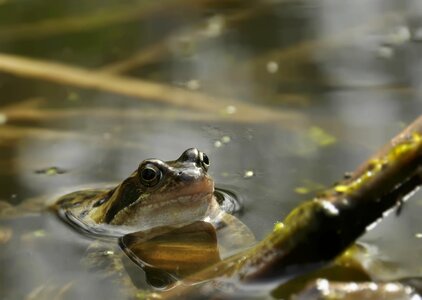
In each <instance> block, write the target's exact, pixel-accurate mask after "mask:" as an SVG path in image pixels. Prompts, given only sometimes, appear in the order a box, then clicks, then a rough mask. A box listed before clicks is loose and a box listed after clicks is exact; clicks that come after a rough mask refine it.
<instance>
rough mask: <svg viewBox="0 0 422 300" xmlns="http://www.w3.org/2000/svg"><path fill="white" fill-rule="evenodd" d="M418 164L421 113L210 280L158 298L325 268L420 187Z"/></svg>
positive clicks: (208, 272)
mask: <svg viewBox="0 0 422 300" xmlns="http://www.w3.org/2000/svg"><path fill="white" fill-rule="evenodd" d="M421 162H422V116H421V117H419V118H418V119H417V120H416V121H415V122H414V123H413V124H412V125H410V126H409V127H408V128H407V129H406V130H404V131H403V132H402V133H400V134H399V135H398V136H397V137H395V138H394V139H393V140H392V141H391V142H390V143H389V144H388V145H386V146H385V147H384V148H383V149H382V150H381V151H379V152H378V153H377V154H376V155H374V156H373V157H372V158H370V159H369V160H368V161H366V162H365V163H364V164H363V165H362V166H361V167H359V168H358V169H357V170H356V171H355V172H354V173H353V175H352V176H350V177H349V178H347V179H344V180H342V181H341V182H340V183H338V184H336V185H335V186H334V187H332V188H330V189H328V190H327V191H325V192H324V193H322V194H321V195H319V196H317V197H316V198H315V199H313V200H311V201H308V202H305V203H304V204H302V205H300V206H299V207H297V208H296V209H295V210H293V211H292V212H291V213H290V214H289V216H288V217H287V218H286V220H285V223H284V226H280V225H276V227H275V228H274V231H273V232H272V233H271V234H269V236H268V237H267V238H265V239H264V240H263V241H261V242H260V243H259V244H258V245H257V246H255V247H254V248H252V249H250V250H247V251H245V252H242V253H240V254H238V255H235V256H233V257H230V258H228V259H226V260H224V261H222V262H220V263H218V264H216V265H213V266H211V267H209V268H207V269H205V270H203V271H201V272H200V273H202V274H201V278H209V279H213V280H212V281H209V282H207V283H205V284H202V285H195V286H185V285H183V282H179V283H178V286H176V287H175V288H174V289H172V290H170V291H168V292H166V293H163V294H161V295H160V296H161V297H162V298H164V299H167V298H171V297H173V296H181V295H183V296H186V295H193V293H195V294H201V295H202V296H205V295H207V296H208V295H210V293H211V294H212V293H217V292H216V291H215V290H214V288H213V287H216V286H219V287H221V286H226V285H229V286H230V287H231V288H233V283H234V284H235V286H237V287H239V285H240V286H241V285H243V284H246V285H251V284H252V285H253V284H257V283H263V282H265V283H273V285H272V286H276V285H277V284H279V283H281V282H282V281H285V280H286V279H289V278H292V277H296V276H299V275H301V274H303V273H305V272H307V271H310V270H312V269H315V268H317V267H320V266H323V265H324V264H326V263H328V262H330V261H332V260H333V259H334V258H335V257H336V256H337V255H339V254H341V253H342V252H343V251H344V250H345V249H346V248H347V247H348V246H349V245H350V244H352V243H353V242H354V241H355V240H356V239H357V238H358V237H359V236H360V235H362V234H363V233H365V231H366V229H367V228H368V226H369V225H371V224H373V223H374V222H376V221H377V220H379V219H380V218H381V217H382V216H383V214H385V213H386V212H387V211H389V210H391V208H393V207H394V206H397V205H400V204H402V202H403V199H404V198H405V197H406V196H408V195H410V194H411V193H412V192H413V191H414V190H415V189H417V188H418V187H419V186H420V185H421V183H422V179H421V178H422V174H421V173H422V171H421V170H422V169H421V167H420V165H421ZM196 276H198V275H196ZM236 293H237V294H240V293H241V289H240V290H236ZM223 298H224V297H223Z"/></svg>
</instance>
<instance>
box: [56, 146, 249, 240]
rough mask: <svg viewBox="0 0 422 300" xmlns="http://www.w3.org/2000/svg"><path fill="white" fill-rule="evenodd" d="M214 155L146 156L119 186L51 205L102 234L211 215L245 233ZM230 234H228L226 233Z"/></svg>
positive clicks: (165, 227)
mask: <svg viewBox="0 0 422 300" xmlns="http://www.w3.org/2000/svg"><path fill="white" fill-rule="evenodd" d="M208 167H209V159H208V157H207V155H206V154H205V153H203V152H201V151H199V150H197V149H195V148H190V149H187V150H186V151H185V152H183V154H182V155H181V156H180V157H179V158H178V159H177V160H174V161H167V162H164V161H161V160H158V159H147V160H144V161H143V162H141V164H140V165H139V167H138V169H137V170H136V171H135V172H133V173H132V174H131V175H130V176H129V177H128V178H126V179H125V180H124V181H123V182H122V183H121V184H119V185H118V186H117V187H115V188H113V189H110V190H88V191H80V192H74V193H71V194H68V195H65V196H63V197H62V198H61V199H59V200H58V201H57V202H56V203H55V204H54V205H53V206H52V208H53V209H54V210H56V211H57V212H58V214H59V215H60V216H61V217H62V218H64V219H66V221H70V223H71V224H72V225H74V226H76V227H77V228H78V229H82V230H84V231H85V232H87V233H90V234H96V235H103V236H121V235H124V234H127V233H131V232H135V231H136V232H139V231H143V232H145V233H146V237H148V238H149V237H151V236H155V235H157V234H160V233H162V232H165V231H169V230H170V229H171V228H177V227H182V226H184V225H187V224H190V223H192V222H194V221H200V220H202V221H207V222H209V223H212V224H213V225H214V226H215V227H216V228H225V232H226V233H228V232H230V233H231V234H234V235H235V236H234V237H231V239H233V240H236V236H237V237H238V238H239V239H242V240H243V241H242V244H244V243H245V239H249V240H250V241H252V240H253V235H252V233H251V232H250V231H249V229H248V228H247V227H246V226H245V225H244V224H243V223H242V222H241V221H239V220H238V219H237V218H236V217H234V216H232V215H230V214H228V213H226V211H225V210H224V209H222V208H223V207H222V206H220V205H219V203H218V202H217V199H216V196H215V193H214V181H213V179H212V178H211V177H210V176H209V175H208V174H207V171H208ZM227 238H228V237H227Z"/></svg>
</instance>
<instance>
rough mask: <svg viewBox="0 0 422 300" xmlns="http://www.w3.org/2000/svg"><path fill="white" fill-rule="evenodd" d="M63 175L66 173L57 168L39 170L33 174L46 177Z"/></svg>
mask: <svg viewBox="0 0 422 300" xmlns="http://www.w3.org/2000/svg"><path fill="white" fill-rule="evenodd" d="M64 173H67V171H66V170H64V169H61V168H58V167H49V168H46V169H40V170H36V171H35V174H44V175H48V176H53V175H58V174H64Z"/></svg>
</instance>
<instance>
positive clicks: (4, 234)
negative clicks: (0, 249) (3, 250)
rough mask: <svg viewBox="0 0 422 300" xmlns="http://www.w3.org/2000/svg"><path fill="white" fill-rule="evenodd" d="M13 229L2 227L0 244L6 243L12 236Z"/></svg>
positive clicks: (0, 229) (0, 228)
mask: <svg viewBox="0 0 422 300" xmlns="http://www.w3.org/2000/svg"><path fill="white" fill-rule="evenodd" d="M12 235H13V231H12V229H11V228H8V227H0V245H2V244H6V243H7V242H8V241H9V240H10V239H11V237H12Z"/></svg>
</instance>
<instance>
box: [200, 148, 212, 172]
mask: <svg viewBox="0 0 422 300" xmlns="http://www.w3.org/2000/svg"><path fill="white" fill-rule="evenodd" d="M199 160H200V162H201V165H202V167H203V168H204V169H205V171H208V168H209V167H210V159H209V158H208V155H206V154H205V153H204V152H199Z"/></svg>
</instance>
